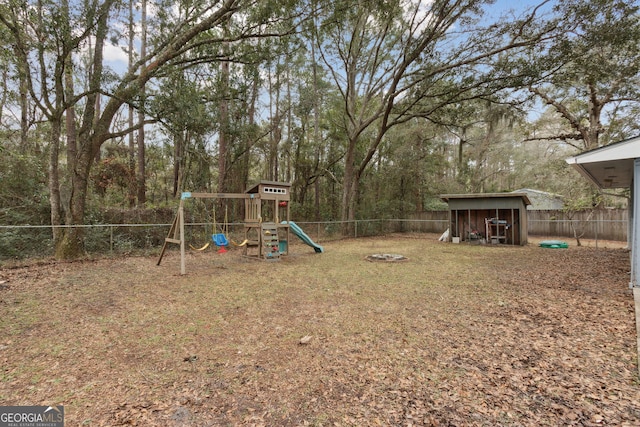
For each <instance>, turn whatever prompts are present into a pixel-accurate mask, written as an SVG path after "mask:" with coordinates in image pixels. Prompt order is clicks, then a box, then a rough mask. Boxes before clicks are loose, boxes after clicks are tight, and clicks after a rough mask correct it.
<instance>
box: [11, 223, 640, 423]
mask: <svg viewBox="0 0 640 427" xmlns="http://www.w3.org/2000/svg"><path fill="white" fill-rule="evenodd" d="M416 237H418V238H416ZM291 253H292V255H291V256H289V257H286V258H284V259H283V260H281V261H280V262H277V263H265V262H259V261H253V260H247V259H246V258H242V257H240V256H239V255H238V252H235V253H234V251H230V253H227V254H225V255H220V254H217V253H189V255H188V259H187V272H188V274H187V275H186V276H180V275H179V274H178V272H179V258H178V256H177V254H176V253H175V252H169V254H168V255H167V256H166V257H165V259H164V260H163V264H162V265H161V266H159V267H158V266H156V265H155V260H156V258H155V256H150V257H129V258H109V259H104V260H92V261H87V262H82V263H73V264H68V265H67V264H53V265H41V266H31V267H27V268H25V269H24V270H20V269H12V270H11V272H9V271H6V272H2V273H3V274H4V275H5V276H7V277H8V278H9V282H8V283H9V284H10V287H9V288H8V289H7V290H4V291H2V292H5V294H3V295H2V298H3V299H4V300H6V301H21V302H22V304H23V306H24V307H29V308H34V309H35V310H34V311H32V312H29V311H28V310H27V311H24V312H23V311H22V310H19V311H15V307H13V306H11V305H6V304H5V305H0V310H1V312H0V315H2V316H0V322H2V323H0V328H1V331H2V332H3V333H6V332H11V331H13V333H11V342H10V343H8V344H6V345H8V347H7V349H5V350H0V360H2V362H3V366H4V367H5V368H4V369H5V370H4V371H3V377H2V381H0V396H4V397H7V396H9V398H8V400H7V399H3V400H7V402H8V404H11V403H13V402H15V403H19V402H20V401H23V400H24V399H25V398H27V397H28V398H29V401H31V402H36V403H38V402H49V401H51V399H52V396H53V398H54V399H56V400H57V401H59V402H60V403H62V404H65V405H66V407H65V412H66V417H67V419H68V422H69V423H70V424H80V423H83V424H85V425H119V424H126V423H129V424H131V423H138V424H144V425H158V426H163V425H171V423H175V421H174V420H175V419H177V418H176V417H178V416H180V417H187V418H188V419H189V420H190V422H192V423H193V424H195V425H200V424H202V425H207V424H209V425H245V424H246V425H250V424H266V425H334V424H335V425H343V426H349V425H371V424H375V423H379V424H382V425H405V424H409V423H413V424H416V425H420V424H422V425H425V424H426V425H428V424H430V423H431V424H435V423H438V422H439V423H441V424H443V423H454V424H464V425H470V424H471V425H495V424H499V423H513V424H519V425H545V424H546V425H557V424H563V422H564V421H566V420H565V419H564V418H562V414H565V413H571V414H578V418H576V419H578V420H580V419H582V418H580V417H584V420H589V419H590V418H591V416H592V415H593V416H595V415H597V414H600V413H610V414H615V415H611V416H610V419H608V420H607V422H608V423H610V424H623V423H624V422H627V421H629V420H630V419H631V418H632V416H634V415H636V414H637V410H636V409H634V408H636V407H637V406H634V405H635V404H636V403H638V402H640V394H639V392H638V389H637V380H636V371H635V369H636V367H635V365H634V361H635V354H634V351H635V347H634V345H635V325H634V321H633V316H632V310H629V309H630V300H629V297H628V294H627V293H626V292H625V289H626V286H627V283H628V278H627V277H626V271H628V269H627V268H628V266H627V264H628V261H629V259H628V254H625V253H624V252H622V251H621V252H617V251H615V250H608V251H600V252H598V254H595V256H594V253H593V252H590V251H588V249H586V248H585V249H570V250H568V251H566V252H553V253H552V252H549V251H541V250H539V248H537V247H533V246H529V247H524V248H520V247H504V246H491V245H486V246H470V245H464V244H462V245H451V244H443V243H440V242H437V241H436V239H435V238H434V236H428V235H425V236H415V235H411V236H406V237H405V236H393V237H387V238H367V239H358V240H345V241H333V242H327V243H326V245H325V253H323V254H321V255H316V254H314V253H313V251H312V250H311V249H310V248H308V247H307V246H303V245H299V246H297V245H294V246H292V248H291ZM376 253H398V254H402V255H404V256H406V257H408V258H409V260H408V261H407V262H401V263H384V262H369V261H366V260H365V258H366V257H367V256H368V255H371V254H376ZM10 275H13V276H10ZM34 277H37V278H38V280H33V278H34ZM52 294H57V295H58V297H57V298H54V299H51V298H50V297H49V296H50V295H52ZM585 301H586V302H585ZM41 307H47V309H46V310H42V309H38V308H41ZM596 308H597V310H596ZM29 313H31V314H30V315H29ZM30 316H31V317H30ZM7 318H12V319H14V320H16V322H14V323H15V324H14V323H11V322H9V321H7V320H5V319H7ZM16 325H18V326H16ZM612 328H615V336H616V339H615V340H612V339H611V333H610V331H611V330H612ZM25 332H28V334H25ZM5 336H8V335H5ZM305 336H309V337H311V338H310V340H309V341H308V342H307V343H301V341H300V340H301V338H302V337H305ZM0 344H3V343H2V342H0ZM14 355H15V356H14ZM34 356H37V357H34ZM193 356H195V358H193ZM584 360H589V361H590V363H588V364H587V363H584V362H582V361H584ZM614 365H615V366H614ZM34 378H42V381H35V382H34V381H33V379H34ZM50 378H55V379H56V381H47V379H50ZM602 384H606V385H607V388H608V389H609V390H614V389H615V390H618V391H621V392H623V395H624V396H625V399H619V400H617V401H613V400H611V399H609V396H610V393H608V392H607V391H603V389H602V388H601V386H602ZM565 395H566V396H565ZM56 396H57V397H56ZM558 396H565V397H566V398H567V399H566V400H563V401H562V402H561V403H558V400H557V397H558ZM552 405H556V406H552ZM560 407H561V408H560ZM559 408H560V409H559ZM469 414H474V417H475V418H469ZM638 415H640V414H638Z"/></svg>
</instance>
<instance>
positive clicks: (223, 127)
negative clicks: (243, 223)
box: [218, 60, 229, 193]
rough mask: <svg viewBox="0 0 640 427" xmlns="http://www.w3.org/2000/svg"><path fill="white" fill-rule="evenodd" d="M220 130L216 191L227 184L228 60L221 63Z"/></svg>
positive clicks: (222, 188)
mask: <svg viewBox="0 0 640 427" xmlns="http://www.w3.org/2000/svg"><path fill="white" fill-rule="evenodd" d="M220 71H221V79H222V80H221V85H220V87H221V95H222V99H221V100H220V130H219V132H218V134H219V138H218V192H219V193H224V192H225V191H226V185H227V165H228V161H227V157H228V155H229V154H228V152H229V146H228V138H229V99H228V93H229V61H227V60H224V61H222V64H221V70H220Z"/></svg>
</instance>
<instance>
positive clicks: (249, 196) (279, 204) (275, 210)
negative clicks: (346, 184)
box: [157, 181, 291, 275]
mask: <svg viewBox="0 0 640 427" xmlns="http://www.w3.org/2000/svg"><path fill="white" fill-rule="evenodd" d="M290 187H291V184H290V183H285V182H275V181H260V182H259V183H258V184H256V185H255V186H253V187H251V188H250V189H249V190H247V192H245V193H191V192H184V193H182V195H181V197H180V204H179V206H178V213H177V214H176V217H175V218H174V220H173V223H172V224H171V228H170V229H169V233H168V235H167V237H166V238H165V241H164V244H163V245H162V250H161V252H160V256H159V258H158V262H157V265H160V263H161V262H162V258H163V256H164V253H165V251H166V249H167V246H168V244H169V243H173V244H178V245H180V274H182V275H184V274H186V265H185V264H186V262H185V257H186V245H185V219H184V218H185V202H186V201H187V200H188V199H192V198H193V199H244V201H245V204H244V207H245V218H244V223H243V226H244V240H243V241H242V242H241V243H236V242H234V241H233V240H232V239H230V238H229V237H228V236H229V222H228V208H227V206H225V214H224V223H223V224H221V226H220V232H218V224H217V223H216V212H215V201H214V207H213V233H212V234H211V241H208V242H207V243H205V244H204V245H203V246H202V247H200V248H196V247H193V246H192V245H189V247H190V248H191V249H192V250H194V251H200V252H201V251H204V250H205V249H207V248H208V247H209V246H210V245H211V243H213V244H214V245H215V246H217V247H218V253H225V252H227V248H228V247H229V244H232V245H234V246H237V247H242V249H243V251H242V253H243V255H244V256H247V257H254V258H258V259H262V260H265V261H278V260H279V258H280V256H281V255H287V254H288V250H289V246H288V241H289V200H290V199H289V197H290V195H289V190H290ZM263 205H264V206H263ZM263 207H264V209H263ZM263 214H265V216H267V217H269V218H267V219H266V220H265V218H263ZM281 220H282V221H281ZM252 249H253V251H254V253H250V252H251V250H252Z"/></svg>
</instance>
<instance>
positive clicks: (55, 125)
mask: <svg viewBox="0 0 640 427" xmlns="http://www.w3.org/2000/svg"><path fill="white" fill-rule="evenodd" d="M50 125H51V134H50V137H49V138H50V144H49V204H50V206H51V225H52V226H53V228H52V234H53V244H54V246H55V247H58V244H59V242H60V241H61V239H62V232H61V229H60V228H58V227H56V225H61V224H62V203H61V198H60V175H59V174H58V160H59V151H60V135H61V126H62V124H61V123H60V121H59V120H57V121H56V120H51V121H50Z"/></svg>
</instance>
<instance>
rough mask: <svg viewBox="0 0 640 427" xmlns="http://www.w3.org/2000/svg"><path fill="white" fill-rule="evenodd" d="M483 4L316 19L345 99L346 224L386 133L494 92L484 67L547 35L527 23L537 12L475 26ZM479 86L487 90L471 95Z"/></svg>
mask: <svg viewBox="0 0 640 427" xmlns="http://www.w3.org/2000/svg"><path fill="white" fill-rule="evenodd" d="M486 3H488V2H483V1H477V0H464V1H463V0H455V1H454V0H435V1H419V0H415V1H401V2H397V1H384V0H378V1H375V2H371V1H364V0H359V1H356V2H334V3H333V4H334V8H333V10H332V13H331V14H328V15H323V16H322V19H321V22H319V26H320V28H322V32H321V37H320V38H319V40H320V42H319V51H320V52H321V55H322V58H323V60H324V63H325V66H326V67H328V68H329V70H330V72H331V75H332V76H333V79H334V81H335V83H336V85H337V86H338V87H339V90H340V92H341V95H342V98H343V108H344V118H345V119H344V123H343V126H344V129H345V131H346V134H347V142H346V155H345V173H344V180H343V192H342V219H343V220H344V221H345V223H347V221H351V220H353V219H355V215H356V203H357V200H358V190H359V183H360V178H361V177H362V175H363V173H364V172H365V170H366V169H367V167H368V165H369V164H370V162H371V160H372V159H373V157H374V155H375V153H376V151H377V149H378V147H379V145H380V143H381V142H382V140H383V138H384V136H385V134H386V133H387V131H388V130H389V129H391V128H392V127H394V126H397V125H399V124H402V123H405V122H406V121H407V120H410V119H411V118H412V117H416V116H422V117H428V116H430V115H431V114H433V113H434V112H435V111H437V110H438V109H439V108H442V107H443V106H446V105H448V104H450V103H454V102H461V101H463V100H465V99H469V97H480V96H484V95H486V94H488V93H490V92H493V91H495V90H497V89H498V86H499V83H500V81H501V78H500V77H499V76H497V75H495V74H493V73H490V72H486V64H487V62H488V61H490V60H491V59H496V58H498V56H499V55H502V54H504V53H506V52H508V51H511V50H516V49H519V48H522V47H524V46H527V45H530V44H533V43H535V42H537V41H538V40H540V38H541V37H543V36H545V34H546V32H547V31H549V28H543V29H538V28H537V27H535V26H534V25H533V24H534V20H533V17H534V16H535V14H536V13H537V10H535V9H534V10H533V11H532V12H530V13H529V14H527V15H526V16H524V17H523V19H519V20H516V21H514V22H510V23H506V22H505V23H502V24H501V25H495V26H493V27H489V28H481V27H480V26H478V25H477V22H478V19H479V17H480V16H481V14H482V9H481V7H482V6H483V4H486ZM338 17H339V18H338ZM454 29H455V30H454ZM483 68H484V69H483ZM478 76H479V78H478ZM490 83H493V85H490ZM480 87H485V88H486V91H485V92H482V93H481V92H477V91H476V92H473V91H472V89H474V88H480ZM365 135H367V138H364V136H365Z"/></svg>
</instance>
